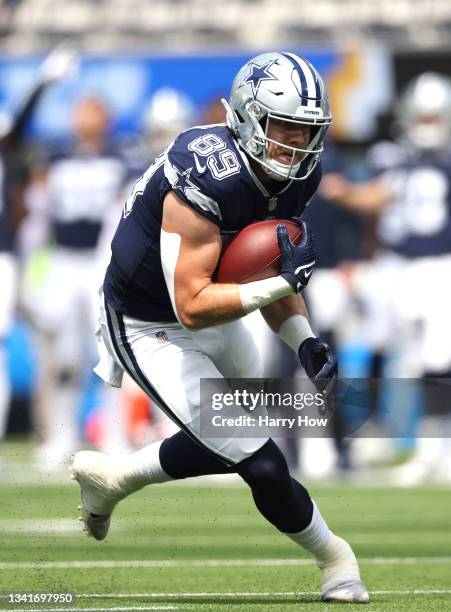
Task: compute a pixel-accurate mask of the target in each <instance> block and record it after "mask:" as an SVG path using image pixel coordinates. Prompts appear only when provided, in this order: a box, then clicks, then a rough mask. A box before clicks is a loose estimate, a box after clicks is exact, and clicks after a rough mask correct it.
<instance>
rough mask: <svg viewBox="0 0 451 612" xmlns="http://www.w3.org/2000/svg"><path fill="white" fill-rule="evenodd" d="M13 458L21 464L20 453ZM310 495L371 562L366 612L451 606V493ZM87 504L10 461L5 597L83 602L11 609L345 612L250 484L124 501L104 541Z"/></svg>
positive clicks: (0, 525)
mask: <svg viewBox="0 0 451 612" xmlns="http://www.w3.org/2000/svg"><path fill="white" fill-rule="evenodd" d="M8 452H9V456H10V458H11V445H10V446H9V450H8ZM14 458H15V459H17V457H14ZM20 458H21V459H22V457H20ZM13 479H15V480H13ZM199 482H200V481H199ZM192 484H194V481H192ZM309 489H310V492H311V494H312V495H313V496H314V498H315V499H316V501H317V502H318V504H319V506H320V508H321V510H322V513H323V514H324V516H325V517H326V518H327V519H328V521H329V524H330V526H331V527H332V528H333V529H334V530H335V531H336V532H337V533H339V534H341V535H343V536H345V537H346V538H347V539H348V540H349V541H350V543H351V544H352V545H353V546H354V548H355V550H356V552H357V554H358V556H359V557H360V560H361V570H362V575H363V578H364V581H365V583H366V584H367V587H368V588H369V590H370V591H371V603H370V604H369V605H368V606H366V607H365V608H364V609H365V610H368V611H369V610H384V611H391V610H409V611H413V610H421V611H423V610H429V609H430V610H451V488H450V489H445V488H441V489H438V488H433V487H431V488H429V487H428V488H422V489H410V490H399V489H393V488H384V487H378V488H370V487H363V488H356V487H353V486H352V485H351V484H343V485H339V484H336V485H333V486H326V485H323V484H322V485H315V484H312V485H310V487H309ZM77 505H78V486H77V485H76V483H73V482H72V481H69V479H67V481H65V480H64V479H61V477H58V478H55V479H52V478H48V477H40V476H39V475H38V474H37V473H34V472H33V470H32V467H31V466H30V467H28V468H27V467H26V466H25V469H24V466H23V465H22V466H20V467H17V470H16V468H15V466H14V465H11V464H10V465H9V466H8V465H7V469H6V470H5V471H4V473H3V478H2V479H1V480H0V551H1V552H0V593H10V592H35V593H45V592H59V593H66V592H67V593H73V594H75V595H76V596H77V601H76V604H75V605H74V604H72V605H61V604H58V605H55V604H49V605H46V606H41V605H37V604H28V605H25V604H23V603H19V604H17V605H15V606H14V607H12V608H11V607H8V605H7V602H6V601H5V599H3V602H0V609H2V610H3V609H14V610H16V612H18V611H19V610H25V609H27V610H43V609H47V610H55V611H56V610H62V611H63V610H73V609H75V608H77V609H78V608H79V609H83V610H105V611H106V610H117V611H124V612H125V611H132V610H180V611H181V612H183V611H184V610H192V611H199V612H203V611H207V610H208V611H226V610H230V611H233V612H238V611H246V612H248V611H249V612H257V611H263V612H266V611H268V612H269V611H276V610H277V611H285V610H295V609H300V610H310V609H312V610H315V609H322V610H327V609H329V610H330V609H332V608H334V609H336V608H337V606H336V605H330V604H329V605H326V604H321V603H319V601H318V589H319V575H318V570H317V569H316V568H315V567H314V566H313V565H312V563H311V562H310V560H309V558H308V557H307V556H306V555H304V554H303V553H301V551H300V549H298V548H297V547H296V546H295V545H294V544H292V543H291V542H290V541H289V540H288V539H286V538H284V537H283V536H281V535H279V534H278V533H277V532H275V530H274V529H273V528H272V527H271V526H269V525H268V524H266V523H265V521H264V520H263V519H262V518H261V517H260V516H259V515H258V513H257V512H256V510H255V509H254V507H253V503H252V500H251V497H250V495H249V494H248V491H247V489H246V488H245V487H244V486H239V485H236V484H232V485H230V484H212V483H211V482H208V483H207V484H203V485H202V486H199V487H197V486H187V484H184V485H180V484H179V485H176V484H164V485H156V486H155V487H154V488H152V487H149V488H147V489H146V490H144V491H141V492H139V493H138V494H136V495H134V496H132V497H131V498H128V499H127V500H125V501H124V502H122V504H121V506H120V507H119V508H118V509H117V512H116V514H115V516H114V523H113V528H112V531H111V535H110V537H108V538H107V540H106V541H104V542H95V541H94V540H92V539H89V538H87V537H86V536H85V535H84V534H83V533H82V532H81V524H80V523H78V522H77V520H76V519H77ZM345 608H346V609H347V610H348V609H349V610H351V609H353V608H360V609H361V606H350V605H347V606H345Z"/></svg>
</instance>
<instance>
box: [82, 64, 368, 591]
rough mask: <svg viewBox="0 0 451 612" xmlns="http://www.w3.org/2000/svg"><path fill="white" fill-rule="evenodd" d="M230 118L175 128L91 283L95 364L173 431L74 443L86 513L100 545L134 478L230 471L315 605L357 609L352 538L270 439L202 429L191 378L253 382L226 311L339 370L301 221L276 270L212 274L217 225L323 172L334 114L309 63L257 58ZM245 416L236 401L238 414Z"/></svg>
mask: <svg viewBox="0 0 451 612" xmlns="http://www.w3.org/2000/svg"><path fill="white" fill-rule="evenodd" d="M226 106H227V125H225V124H222V125H215V126H211V125H210V126H204V127H196V128H193V129H190V130H188V131H186V132H183V133H182V134H180V136H179V137H178V138H177V139H176V141H175V142H174V144H173V145H172V146H170V147H169V148H168V149H167V150H166V151H165V153H163V154H162V155H161V156H160V157H159V158H157V160H156V161H155V163H154V164H153V165H152V166H151V167H150V168H149V170H148V171H147V172H146V173H145V174H144V176H143V177H142V179H141V180H140V181H138V183H137V184H136V186H135V188H134V191H133V193H132V195H131V196H130V198H129V199H128V201H127V203H126V205H125V209H124V214H123V218H122V220H121V222H120V224H119V227H118V229H117V232H116V235H115V237H114V240H113V243H112V258H111V262H110V265H109V267H108V270H107V273H106V277H105V282H104V286H103V289H104V297H103V300H102V307H101V333H100V334H99V337H98V342H99V350H100V354H101V359H100V362H99V364H98V366H97V367H96V371H97V373H98V374H99V375H100V376H101V377H102V378H103V379H104V380H106V381H108V382H109V383H110V384H111V385H120V384H121V379H122V375H123V372H124V371H127V372H128V373H129V374H130V375H131V376H132V377H133V378H134V379H135V380H136V381H137V382H138V384H140V385H141V387H142V388H143V389H144V390H145V391H146V392H147V393H148V394H149V396H151V397H152V398H153V399H154V400H155V401H156V402H158V403H159V405H160V406H162V408H163V409H164V410H165V411H166V412H167V414H168V415H170V416H171V418H172V419H173V420H174V421H175V422H176V423H177V424H178V425H179V427H180V429H181V431H180V432H178V433H177V434H175V435H174V436H172V437H171V438H167V439H165V440H163V441H162V442H158V443H155V444H153V445H150V446H148V447H145V448H143V449H142V450H140V451H138V452H137V453H134V454H132V455H129V456H125V457H121V458H120V459H117V458H114V457H110V456H108V455H105V454H102V453H95V452H90V451H82V452H79V453H77V454H76V455H75V457H74V460H73V463H72V466H71V470H72V475H73V477H74V478H75V479H77V480H78V482H79V484H80V487H81V497H82V513H83V520H84V521H85V524H86V527H87V529H88V530H89V532H90V533H91V534H92V535H93V536H94V537H95V538H97V539H99V540H100V539H103V538H104V537H105V536H106V534H107V531H108V528H109V525H110V519H111V513H112V511H113V509H114V507H115V505H116V504H117V502H118V501H119V500H120V499H122V498H124V497H126V496H127V495H129V494H130V493H132V492H133V491H136V490H137V489H140V488H141V487H143V486H145V485H147V484H152V483H161V482H165V481H169V480H174V479H181V478H188V477H193V476H201V475H205V474H220V473H230V472H236V473H238V474H239V475H240V476H241V477H242V478H243V480H244V481H245V482H246V483H247V484H248V485H249V487H250V489H251V492H252V495H253V498H254V501H255V504H256V506H257V508H258V509H259V511H260V512H261V513H262V514H263V516H264V517H265V518H266V519H267V520H268V521H270V522H271V523H272V524H273V525H274V526H275V527H276V528H277V529H278V530H279V531H281V532H282V533H284V534H286V535H287V536H288V537H290V538H291V539H292V540H293V541H294V542H295V543H296V544H298V545H300V546H302V547H304V548H305V549H306V550H308V551H310V552H311V553H312V554H313V555H314V556H315V559H316V562H317V563H318V565H319V567H320V569H321V575H322V598H323V600H325V601H337V602H365V601H367V600H368V593H367V592H366V590H365V587H364V586H363V584H362V583H361V581H360V576H359V569H358V565H357V561H356V558H355V556H354V553H353V552H352V550H351V548H350V546H349V544H347V542H345V541H344V540H343V539H341V538H339V537H338V536H336V535H335V534H333V533H332V532H331V531H330V530H329V528H328V526H327V524H326V522H325V520H324V519H323V517H322V516H321V514H320V512H319V510H318V508H317V506H316V505H315V504H314V502H313V501H312V500H311V498H310V496H309V494H308V492H307V491H306V489H305V488H304V487H303V486H302V485H301V484H300V483H298V482H297V481H296V480H294V479H293V478H292V477H291V476H290V474H289V472H288V468H287V464H286V461H285V459H284V458H283V455H282V454H281V452H280V451H279V449H278V447H277V446H276V444H275V443H274V442H273V441H272V440H271V439H268V438H267V437H265V436H262V437H260V438H253V439H251V438H244V439H243V438H222V439H218V438H205V437H202V436H200V435H199V433H198V431H199V429H198V425H199V420H200V415H201V413H202V411H203V410H205V409H206V408H207V406H203V405H202V404H201V400H200V390H199V386H200V384H199V383H200V379H201V378H219V377H222V376H228V377H258V376H259V375H260V363H259V357H258V354H257V353H256V351H255V346H254V344H253V342H252V340H251V338H250V336H249V333H248V332H246V331H245V329H244V327H243V325H242V323H241V321H239V319H240V318H241V317H243V316H244V315H245V314H247V313H249V312H252V311H254V310H256V309H261V311H262V313H263V316H264V317H265V319H266V321H267V323H268V324H269V325H270V327H271V328H272V329H273V330H274V331H276V332H278V333H279V335H280V336H281V338H282V339H283V340H284V341H285V342H287V344H289V345H290V346H291V347H292V348H293V349H294V350H295V351H296V352H298V354H299V357H300V361H301V363H302V365H303V367H304V368H305V369H306V372H307V374H308V375H309V377H310V378H311V379H312V380H313V381H315V382H316V383H317V384H319V382H318V381H319V379H321V380H323V382H324V381H325V383H327V385H330V384H332V382H333V379H334V378H335V376H336V371H337V365H336V360H335V357H334V356H333V355H332V353H331V351H330V349H329V347H328V346H327V345H326V344H324V343H323V342H321V340H320V339H318V338H316V337H315V336H314V334H313V332H312V330H311V328H310V326H309V323H308V320H307V311H306V308H305V305H304V303H303V300H302V298H301V297H300V295H299V292H300V291H302V289H303V288H304V287H305V286H306V285H307V282H308V280H309V277H310V274H311V271H312V269H313V266H314V263H315V251H314V246H313V241H312V237H311V234H310V231H309V230H308V228H307V227H306V226H305V225H304V238H303V241H302V243H301V245H299V246H294V245H292V244H291V242H290V240H289V238H288V236H287V233H286V228H285V227H284V226H283V225H280V226H279V227H278V230H277V235H278V240H279V245H280V249H281V252H282V267H281V270H282V271H281V274H280V275H279V276H277V277H274V278H270V279H266V280H262V281H257V282H251V283H247V284H242V285H237V284H218V283H214V282H213V281H212V275H213V272H214V270H215V268H216V265H217V263H218V259H219V256H220V253H221V245H222V240H221V234H222V233H233V232H237V231H238V230H240V229H242V228H243V227H245V226H247V225H248V224H250V223H252V222H253V221H256V220H258V219H266V218H269V217H276V218H281V219H284V218H290V217H292V216H299V215H301V214H302V211H303V210H304V208H305V206H306V205H307V203H308V201H309V200H310V198H311V196H312V194H313V193H314V192H315V190H316V188H317V186H318V182H319V180H320V174H321V170H320V165H319V156H320V153H321V150H322V143H323V138H324V134H325V132H326V130H327V127H328V125H329V124H330V123H331V114H330V111H329V105H328V100H327V93H326V89H325V86H324V83H323V81H322V79H321V77H320V76H319V74H318V73H317V71H316V70H315V69H314V68H313V66H311V64H309V63H308V62H307V61H306V60H304V59H301V58H300V57H298V56H296V55H294V54H291V53H267V54H263V55H259V56H257V57H255V58H254V59H252V60H251V61H249V62H248V63H247V64H245V65H244V67H243V68H242V69H241V70H240V71H239V72H238V74H237V76H236V78H235V80H234V83H233V86H232V91H231V95H230V102H229V103H228V104H227V103H226ZM241 411H242V412H243V414H246V413H245V411H244V410H243V409H242V408H241V407H238V406H237V407H236V413H237V415H238V414H240V412H241Z"/></svg>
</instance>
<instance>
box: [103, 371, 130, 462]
mask: <svg viewBox="0 0 451 612" xmlns="http://www.w3.org/2000/svg"><path fill="white" fill-rule="evenodd" d="M120 394H121V389H120V388H118V387H112V386H111V385H108V384H106V383H103V386H102V392H101V401H100V405H101V406H102V410H103V412H104V414H105V417H106V418H105V428H104V432H103V436H102V451H103V452H105V453H109V454H115V453H120V452H127V451H129V450H130V444H129V443H128V439H127V422H126V418H125V415H124V414H123V410H122V405H121V395H120Z"/></svg>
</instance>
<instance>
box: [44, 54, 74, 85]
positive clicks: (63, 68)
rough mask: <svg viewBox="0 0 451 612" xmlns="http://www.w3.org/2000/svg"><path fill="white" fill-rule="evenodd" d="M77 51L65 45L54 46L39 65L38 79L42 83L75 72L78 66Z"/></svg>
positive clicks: (56, 79)
mask: <svg viewBox="0 0 451 612" xmlns="http://www.w3.org/2000/svg"><path fill="white" fill-rule="evenodd" d="M78 62H79V58H78V53H77V52H76V51H75V49H71V48H69V47H68V46H66V45H64V44H63V45H59V46H58V47H56V48H55V49H54V50H53V51H52V52H51V53H50V54H49V55H48V56H47V57H46V58H45V60H44V61H43V62H42V64H41V67H40V70H39V72H40V75H39V76H40V80H41V81H42V82H43V83H52V82H53V81H58V80H59V79H62V78H63V77H65V76H70V75H72V74H74V73H75V71H76V70H77V68H78Z"/></svg>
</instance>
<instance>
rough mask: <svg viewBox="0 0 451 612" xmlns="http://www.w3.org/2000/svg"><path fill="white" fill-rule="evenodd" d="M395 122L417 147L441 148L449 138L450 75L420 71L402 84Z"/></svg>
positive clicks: (450, 114)
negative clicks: (408, 81) (405, 84)
mask: <svg viewBox="0 0 451 612" xmlns="http://www.w3.org/2000/svg"><path fill="white" fill-rule="evenodd" d="M397 122H398V124H399V125H400V127H401V130H402V132H403V133H404V134H405V136H406V137H407V139H408V140H409V141H410V143H411V144H412V145H413V146H414V147H416V148H419V149H423V150H436V149H441V148H442V147H444V146H445V145H446V144H448V143H449V142H450V139H451V79H449V78H447V77H445V76H443V75H441V74H437V73H435V72H424V73H423V74H421V75H420V76H418V77H417V78H416V79H414V80H413V81H412V82H411V83H410V84H409V85H408V86H407V88H406V90H405V92H404V94H403V95H402V97H401V100H400V103H399V106H398V108H397Z"/></svg>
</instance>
